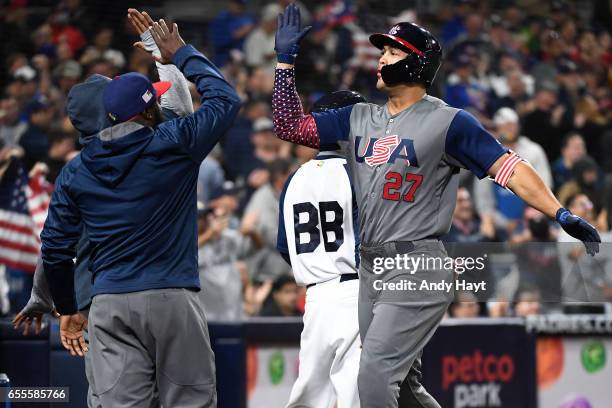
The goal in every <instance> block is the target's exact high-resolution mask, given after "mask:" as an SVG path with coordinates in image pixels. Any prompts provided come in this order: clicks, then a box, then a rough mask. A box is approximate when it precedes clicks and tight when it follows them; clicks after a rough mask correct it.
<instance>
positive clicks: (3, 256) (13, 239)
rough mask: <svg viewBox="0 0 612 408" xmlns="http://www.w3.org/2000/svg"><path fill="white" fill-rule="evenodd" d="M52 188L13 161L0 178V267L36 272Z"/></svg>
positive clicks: (41, 177) (42, 178)
mask: <svg viewBox="0 0 612 408" xmlns="http://www.w3.org/2000/svg"><path fill="white" fill-rule="evenodd" d="M51 189H52V186H51V185H50V184H49V183H47V182H46V180H45V178H44V176H42V175H41V174H36V175H34V176H33V177H32V178H31V179H29V178H28V174H27V173H26V172H25V170H24V168H23V165H22V163H21V162H20V161H19V160H12V161H11V163H10V164H9V167H8V168H7V169H6V171H5V173H4V175H2V178H1V179H0V264H4V265H6V266H8V267H9V268H13V269H18V270H21V271H24V272H34V270H35V269H36V260H37V258H38V254H39V253H40V232H41V230H42V227H43V225H44V222H45V218H46V217H47V209H48V207H49V201H50V197H51V195H50V194H51Z"/></svg>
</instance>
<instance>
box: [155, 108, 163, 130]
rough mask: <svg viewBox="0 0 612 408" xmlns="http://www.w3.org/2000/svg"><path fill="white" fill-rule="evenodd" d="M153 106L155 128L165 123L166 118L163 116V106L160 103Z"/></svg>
mask: <svg viewBox="0 0 612 408" xmlns="http://www.w3.org/2000/svg"><path fill="white" fill-rule="evenodd" d="M153 106H154V109H153V126H157V125H159V124H160V123H162V122H163V121H164V117H163V116H162V111H161V106H160V105H159V103H156V104H155V105H153Z"/></svg>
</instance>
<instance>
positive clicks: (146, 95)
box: [142, 89, 153, 103]
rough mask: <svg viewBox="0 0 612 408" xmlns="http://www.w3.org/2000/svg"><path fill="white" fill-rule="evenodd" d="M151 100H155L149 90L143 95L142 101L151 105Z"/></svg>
mask: <svg viewBox="0 0 612 408" xmlns="http://www.w3.org/2000/svg"><path fill="white" fill-rule="evenodd" d="M151 98H153V94H152V93H151V91H149V90H148V89H147V92H145V93H144V94H143V95H142V99H143V100H144V101H145V102H146V103H149V101H150V100H151Z"/></svg>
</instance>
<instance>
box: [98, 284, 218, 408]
mask: <svg viewBox="0 0 612 408" xmlns="http://www.w3.org/2000/svg"><path fill="white" fill-rule="evenodd" d="M88 329H89V337H90V350H89V354H90V355H91V357H90V361H89V362H90V366H91V373H92V374H93V375H92V377H93V379H94V381H93V384H92V385H93V391H94V393H95V394H96V395H97V396H98V399H99V403H100V405H101V406H102V407H104V408H106V407H112V408H123V407H143V408H145V407H146V408H149V407H159V406H160V404H161V405H162V406H164V407H172V408H192V407H194V408H195V407H199V408H209V407H212V408H214V407H216V406H217V394H216V388H215V361H214V354H213V352H212V349H211V346H210V339H209V335H208V326H207V324H206V318H205V316H204V310H203V308H202V305H201V302H200V301H199V299H198V294H197V293H196V292H194V291H191V290H188V289H156V290H147V291H143V292H133V293H124V294H103V295H97V296H95V297H94V298H93V302H92V305H91V309H90V311H89V323H88Z"/></svg>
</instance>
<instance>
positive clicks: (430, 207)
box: [312, 95, 507, 244]
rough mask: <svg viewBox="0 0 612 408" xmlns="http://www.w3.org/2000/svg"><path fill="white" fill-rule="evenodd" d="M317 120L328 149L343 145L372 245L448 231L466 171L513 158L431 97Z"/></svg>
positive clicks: (365, 237)
mask: <svg viewBox="0 0 612 408" xmlns="http://www.w3.org/2000/svg"><path fill="white" fill-rule="evenodd" d="M312 116H313V118H314V121H315V123H316V125H317V131H318V134H319V137H320V144H321V145H325V144H330V143H333V142H340V143H341V144H342V145H343V147H344V150H345V152H346V157H347V160H348V161H349V164H350V169H351V171H352V175H353V180H354V184H355V191H356V194H357V202H358V204H359V212H360V230H361V241H362V242H364V243H369V244H373V243H382V242H389V241H414V240H419V239H423V238H428V237H438V236H440V235H443V234H445V233H447V232H448V230H449V228H450V225H451V220H452V214H453V210H454V208H455V201H456V193H457V187H458V171H459V168H460V167H463V168H467V169H469V170H471V171H472V172H473V173H474V174H476V175H477V176H478V177H479V178H483V177H484V176H486V174H487V170H488V169H489V168H490V167H491V165H492V164H493V163H495V161H496V160H497V159H498V158H499V157H501V156H502V155H503V154H505V153H506V152H507V150H506V149H505V148H503V147H502V146H501V145H500V144H499V143H498V142H497V140H495V138H494V137H493V136H491V135H490V134H489V133H488V132H487V131H486V130H484V129H483V127H482V126H481V125H480V123H479V122H478V121H477V120H476V119H475V118H474V117H473V116H472V115H470V114H469V113H467V112H465V111H462V110H459V109H455V108H452V107H449V106H448V105H447V104H446V103H444V102H443V101H441V100H440V99H437V98H434V97H431V96H428V95H426V96H425V97H424V98H423V99H422V100H420V101H419V102H417V103H415V104H414V105H412V106H410V107H409V108H408V109H406V110H404V111H402V112H399V113H397V114H395V115H391V114H390V113H389V111H388V108H387V105H385V106H378V105H374V104H367V103H360V104H357V105H353V106H350V107H346V108H342V109H338V110H335V111H328V112H324V113H314V114H312Z"/></svg>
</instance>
